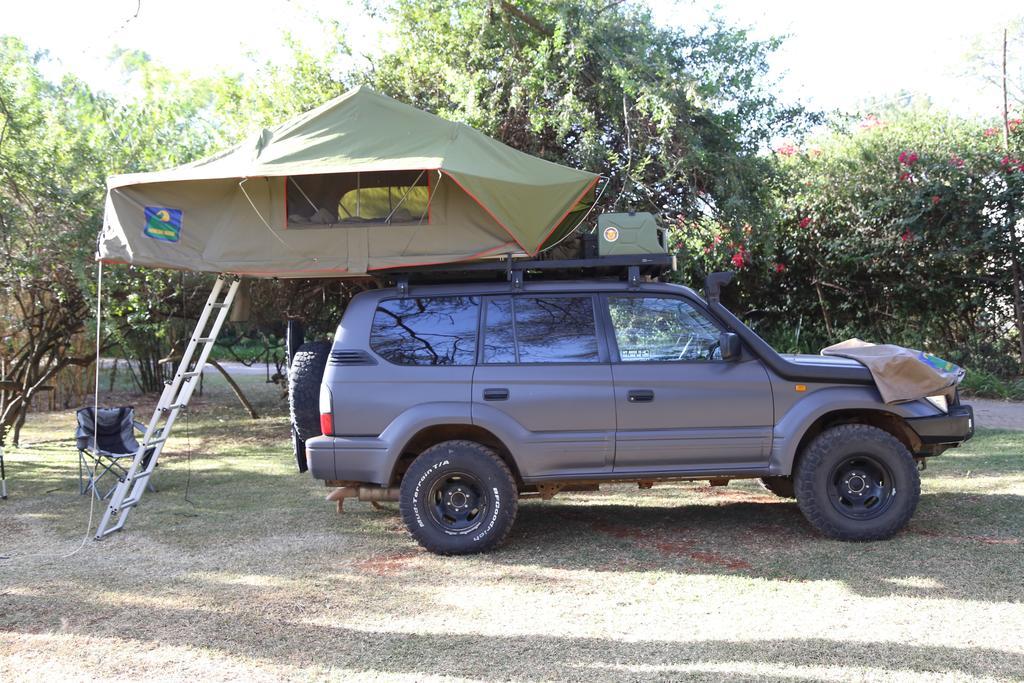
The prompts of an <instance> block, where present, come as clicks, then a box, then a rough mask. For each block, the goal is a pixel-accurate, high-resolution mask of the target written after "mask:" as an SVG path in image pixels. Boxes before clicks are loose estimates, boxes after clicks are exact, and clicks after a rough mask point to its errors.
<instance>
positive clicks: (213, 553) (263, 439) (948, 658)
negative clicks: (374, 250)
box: [0, 377, 1024, 681]
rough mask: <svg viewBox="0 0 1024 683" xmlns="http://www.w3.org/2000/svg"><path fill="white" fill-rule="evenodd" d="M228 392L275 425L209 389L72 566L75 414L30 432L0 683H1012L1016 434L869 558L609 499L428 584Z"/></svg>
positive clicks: (397, 543) (2, 582)
mask: <svg viewBox="0 0 1024 683" xmlns="http://www.w3.org/2000/svg"><path fill="white" fill-rule="evenodd" d="M244 379H245V381H246V385H245V386H246V388H247V389H248V390H250V391H251V392H254V393H255V394H256V396H255V399H256V401H257V403H258V404H259V406H260V407H261V412H262V413H264V414H268V412H269V414H271V415H273V416H271V417H266V418H262V419H260V420H258V421H255V422H253V421H250V420H248V419H247V418H245V417H244V415H243V413H242V411H241V409H240V408H239V407H238V406H237V404H234V403H232V401H231V399H230V396H229V395H228V394H227V393H226V390H224V387H223V386H220V385H219V379H218V380H214V379H213V378H211V377H208V378H207V383H206V384H207V391H206V392H205V395H204V397H202V399H196V400H195V401H193V406H192V416H191V418H190V419H189V422H188V427H189V429H188V438H187V439H186V433H185V422H184V420H182V421H180V422H179V425H178V427H177V428H176V438H174V439H172V440H171V441H170V442H169V444H168V447H167V450H166V451H165V455H164V458H163V459H162V460H161V465H160V468H159V469H158V470H157V471H158V476H157V477H156V483H157V486H158V487H159V489H160V490H159V492H158V493H156V494H148V495H147V497H146V498H145V499H144V500H143V503H142V505H141V506H140V507H139V508H138V509H136V510H135V511H134V512H133V513H132V517H131V518H130V520H129V522H128V525H127V528H126V530H125V531H124V532H122V533H120V534H116V535H114V536H113V537H111V538H108V539H106V540H104V541H101V542H98V543H94V542H91V541H90V542H89V543H87V544H86V545H85V547H84V548H83V549H82V550H81V551H80V552H79V553H77V554H75V555H73V556H71V557H69V558H61V557H60V555H62V554H64V553H67V552H69V551H71V550H73V549H74V548H75V547H76V546H77V545H78V544H79V542H80V540H81V538H82V536H83V534H84V532H85V524H86V519H87V516H88V514H89V500H88V499H87V498H85V497H83V496H79V495H78V488H77V487H78V483H77V476H78V467H77V455H76V452H75V450H74V447H73V444H72V442H71V441H70V440H68V439H66V438H64V437H67V436H68V435H70V434H71V433H72V431H73V423H74V417H73V413H72V412H71V411H68V412H59V413H49V414H37V415H34V416H32V418H31V420H30V421H29V423H28V425H27V426H26V428H25V430H24V432H23V436H22V441H23V445H22V447H21V448H20V449H14V450H11V451H9V453H8V476H9V478H10V489H11V497H10V499H9V500H7V501H3V502H0V558H2V559H0V681H18V680H44V679H48V678H51V679H52V678H55V677H60V678H76V679H83V678H95V679H125V678H141V677H143V676H145V677H146V678H152V679H157V680H186V679H199V680H221V679H242V678H244V679H246V680H280V679H352V678H359V679H380V680H389V681H391V680H409V681H424V680H467V679H468V680H481V679H482V680H528V681H539V680H551V679H558V680H580V679H583V680H612V681H634V680H644V681H647V680H678V679H680V678H693V679H708V680H717V679H721V678H730V679H733V680H737V679H738V680H758V681H765V680H767V681H802V680H835V681H847V680H885V681H889V680H893V679H895V680H915V681H917V680H943V681H946V680H948V681H964V680H1020V679H1022V678H1024V603H1022V593H1024V505H1022V503H1024V457H1022V456H1024V432H1019V433H1014V432H998V431H982V432H980V433H979V434H978V436H977V437H975V439H974V440H973V441H971V442H970V443H969V444H968V445H967V446H966V447H964V448H962V449H959V450H954V451H950V452H948V453H947V454H945V455H943V456H941V457H940V458H938V459H936V460H934V461H933V462H932V463H931V465H930V466H929V468H928V470H927V471H926V472H925V473H924V475H923V478H924V481H923V487H922V488H923V496H922V498H921V503H920V506H919V507H918V512H917V515H916V517H915V518H914V520H913V521H912V523H911V525H910V526H909V527H908V529H907V530H905V531H904V532H903V533H901V534H900V535H899V536H897V537H896V538H895V539H893V540H891V541H887V542H881V543H866V544H849V543H840V542H835V541H829V540H825V539H823V538H821V537H820V536H818V535H816V534H815V533H814V532H813V531H812V530H811V528H810V527H809V525H808V524H807V523H806V522H805V521H804V519H803V518H802V516H801V515H800V513H799V511H798V510H797V507H796V505H795V504H794V503H792V502H786V501H782V500H781V499H778V498H775V497H774V496H772V495H771V494H768V493H766V492H763V491H761V490H760V489H759V488H758V487H757V486H756V485H755V484H754V483H751V482H738V483H734V484H732V485H730V486H729V487H727V488H714V489H712V488H709V487H707V486H706V485H703V484H679V485H662V486H655V488H654V489H653V490H651V491H637V490H636V489H635V488H634V487H629V486H612V487H608V488H607V489H605V490H602V492H601V493H597V494H567V495H564V496H559V497H557V498H555V499H554V500H553V501H549V502H542V501H534V500H530V501H523V502H522V504H521V508H520V514H519V519H518V521H517V524H516V527H515V529H514V530H513V532H512V534H511V536H510V538H509V541H508V543H507V544H506V545H505V546H504V547H502V548H501V549H499V550H498V551H497V552H494V553H492V554H489V555H484V556H476V557H469V558H441V557H436V556H433V555H430V554H427V553H426V552H424V551H422V550H420V549H419V547H418V546H417V545H416V544H415V543H414V542H413V541H412V540H411V538H410V537H409V536H408V535H407V534H406V533H405V530H404V528H403V526H402V523H401V520H400V518H399V516H398V514H397V512H396V511H394V510H386V511H379V510H375V509H373V508H372V507H370V505H369V504H368V503H358V502H349V503H347V504H346V505H347V509H346V512H345V514H343V515H340V516H339V515H338V514H336V512H335V511H334V508H333V505H332V504H329V503H326V502H324V500H323V496H324V495H325V493H326V489H325V488H324V487H323V486H322V485H319V484H318V483H317V482H314V481H313V480H311V479H310V478H309V477H308V475H299V474H298V473H297V472H296V471H295V469H294V465H293V463H292V460H291V453H290V447H289V443H288V440H287V434H288V431H287V420H286V418H285V417H283V416H281V413H282V410H281V407H280V405H279V404H278V402H277V397H276V394H275V392H276V391H277V389H274V388H273V387H270V386H267V385H265V384H263V383H262V379H261V378H260V377H247V378H244ZM141 412H142V413H144V416H143V419H145V417H148V414H146V413H145V410H141ZM189 451H190V452H191V465H190V464H189V459H188V458H187V455H186V454H187V453H188V452H189ZM190 469H191V482H190V483H189V476H190V475H189V471H190ZM186 490H187V491H188V498H187V499H186V496H185V493H186ZM95 512H96V516H97V519H98V516H99V514H100V513H101V512H102V508H101V506H99V505H97V506H96V511H95Z"/></svg>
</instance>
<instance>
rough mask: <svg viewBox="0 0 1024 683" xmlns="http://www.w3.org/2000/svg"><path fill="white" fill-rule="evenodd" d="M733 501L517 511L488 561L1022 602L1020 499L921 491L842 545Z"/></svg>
mask: <svg viewBox="0 0 1024 683" xmlns="http://www.w3.org/2000/svg"><path fill="white" fill-rule="evenodd" d="M733 493H735V494H736V495H737V498H741V500H739V501H737V502H731V503H725V504H721V505H685V504H684V505H682V506H680V507H673V508H665V507H632V506H627V505H601V504H598V505H559V504H551V503H540V504H536V503H533V504H526V505H523V506H521V507H520V513H519V518H518V519H517V522H516V526H515V528H514V529H513V531H512V534H511V535H510V537H509V540H508V543H507V545H506V546H505V548H503V549H502V550H501V551H499V552H497V553H495V554H494V555H493V556H492V557H493V561H494V562H498V563H508V564H532V565H539V566H544V567H551V568H558V569H574V570H579V569H583V570H591V571H642V572H646V571H662V572H674V573H693V574H728V575H735V576H746V577H754V578H766V579H773V580H787V581H821V580H827V581H841V582H843V583H845V584H846V585H847V586H848V587H849V588H850V589H851V590H853V591H855V592H857V593H858V594H861V595H866V596H886V595H905V596H913V597H931V598H947V597H948V598H955V599H971V600H981V601H998V602H1003V601H1007V602H1017V601H1020V600H1021V584H1020V577H1019V570H1020V566H1021V565H1020V558H1021V554H1022V552H1024V540H1022V538H1021V535H1020V525H1019V523H1017V522H1015V521H1014V518H1019V516H1020V515H1021V506H1022V503H1024V499H1022V497H1021V496H1014V495H983V496H979V495H971V494H964V493H936V494H928V495H925V496H924V497H923V498H922V501H921V504H920V505H919V507H918V511H917V515H916V517H915V518H914V519H913V520H912V521H911V523H910V524H909V525H908V527H907V528H906V529H904V530H903V531H902V532H901V533H899V534H897V536H895V537H894V538H892V539H889V540H887V541H878V542H873V543H845V542H841V541H832V540H829V539H826V538H824V537H823V536H821V535H820V534H818V533H817V532H816V531H815V530H814V529H813V528H812V527H811V526H810V525H809V524H808V523H807V521H806V520H805V519H804V517H803V515H802V514H801V513H800V511H799V509H798V508H797V505H796V503H788V502H775V501H774V500H773V499H772V498H771V497H768V496H760V495H758V494H751V493H747V492H743V491H736V492H733ZM744 497H746V498H749V499H750V500H742V498H744ZM758 499H762V500H763V501H764V502H759V500H758ZM954 517H955V524H954V523H953V522H952V521H950V520H951V518H954Z"/></svg>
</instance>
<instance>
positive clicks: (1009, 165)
mask: <svg viewBox="0 0 1024 683" xmlns="http://www.w3.org/2000/svg"><path fill="white" fill-rule="evenodd" d="M1000 163H1001V164H1002V165H1003V167H1004V168H1005V169H1006V170H1007V172H1009V173H1013V171H1014V169H1016V170H1018V171H1024V162H1021V161H1020V160H1019V159H1014V158H1013V157H1010V156H1005V157H1003V160H1002V161H1001V162H1000Z"/></svg>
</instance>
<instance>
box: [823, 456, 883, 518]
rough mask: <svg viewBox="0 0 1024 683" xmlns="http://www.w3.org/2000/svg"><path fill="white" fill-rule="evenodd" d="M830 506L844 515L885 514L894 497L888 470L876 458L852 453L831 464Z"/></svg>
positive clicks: (874, 516)
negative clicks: (835, 463)
mask: <svg viewBox="0 0 1024 683" xmlns="http://www.w3.org/2000/svg"><path fill="white" fill-rule="evenodd" d="M829 486H830V488H831V494H832V495H831V496H830V498H831V500H832V506H833V507H834V508H835V509H836V510H837V511H838V512H839V513H840V514H842V515H843V516H844V517H848V518H849V519H856V520H866V519H874V518H876V517H878V516H880V515H883V514H885V511H886V510H888V509H889V508H890V507H891V506H892V503H893V500H894V499H895V497H896V485H895V483H894V482H893V478H892V471H891V470H890V469H889V467H888V466H887V465H886V464H885V463H884V462H882V461H881V460H879V459H878V458H876V457H874V456H872V455H868V454H858V455H853V456H850V457H848V458H845V459H844V460H842V461H841V462H840V463H839V464H838V465H836V466H835V467H833V468H832V473H831V475H830V477H829Z"/></svg>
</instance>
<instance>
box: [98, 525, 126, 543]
mask: <svg viewBox="0 0 1024 683" xmlns="http://www.w3.org/2000/svg"><path fill="white" fill-rule="evenodd" d="M120 530H121V525H120V524H118V525H115V526H112V527H110V528H109V529H104V530H103V531H97V532H96V540H99V539H101V538H106V537H107V536H109V535H110V534H112V533H114V532H115V531H120Z"/></svg>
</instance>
